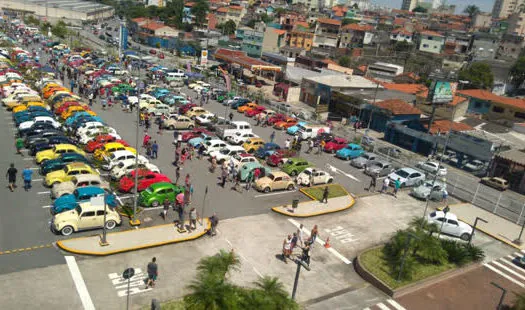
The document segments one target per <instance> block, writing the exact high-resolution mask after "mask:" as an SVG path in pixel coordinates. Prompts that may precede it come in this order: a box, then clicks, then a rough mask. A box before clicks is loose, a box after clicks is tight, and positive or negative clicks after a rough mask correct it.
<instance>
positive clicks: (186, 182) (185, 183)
mask: <svg viewBox="0 0 525 310" xmlns="http://www.w3.org/2000/svg"><path fill="white" fill-rule="evenodd" d="M184 186H186V187H187V188H189V187H190V174H189V173H186V177H185V178H184Z"/></svg>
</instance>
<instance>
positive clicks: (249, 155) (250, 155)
mask: <svg viewBox="0 0 525 310" xmlns="http://www.w3.org/2000/svg"><path fill="white" fill-rule="evenodd" d="M243 149H244V148H243ZM239 156H240V157H254V158H255V156H253V155H252V154H249V153H241V154H239Z"/></svg>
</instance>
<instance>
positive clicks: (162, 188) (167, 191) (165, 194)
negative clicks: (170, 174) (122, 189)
mask: <svg viewBox="0 0 525 310" xmlns="http://www.w3.org/2000/svg"><path fill="white" fill-rule="evenodd" d="M180 193H184V187H183V186H178V185H176V184H173V183H168V182H159V183H155V184H152V185H151V186H150V187H148V188H147V189H146V190H144V191H142V192H141V193H140V196H139V202H140V204H141V205H142V206H144V207H146V208H149V207H154V208H155V207H158V206H160V205H161V204H162V203H163V202H164V200H165V199H168V200H169V202H171V203H173V202H175V198H176V197H177V195H178V194H180Z"/></svg>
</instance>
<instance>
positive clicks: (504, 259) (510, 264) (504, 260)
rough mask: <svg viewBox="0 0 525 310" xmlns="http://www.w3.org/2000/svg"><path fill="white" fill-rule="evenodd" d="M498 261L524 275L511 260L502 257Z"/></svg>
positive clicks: (524, 271) (520, 268) (523, 271)
mask: <svg viewBox="0 0 525 310" xmlns="http://www.w3.org/2000/svg"><path fill="white" fill-rule="evenodd" d="M500 259H501V261H503V262H504V263H506V264H507V265H509V266H511V267H512V268H514V269H516V270H518V271H519V272H520V273H525V270H523V268H522V267H520V266H518V265H516V264H515V263H514V262H513V261H512V259H511V260H508V259H506V258H505V257H502V258H500Z"/></svg>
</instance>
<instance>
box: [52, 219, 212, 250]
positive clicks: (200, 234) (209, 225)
mask: <svg viewBox="0 0 525 310" xmlns="http://www.w3.org/2000/svg"><path fill="white" fill-rule="evenodd" d="M205 220H206V228H205V229H204V230H203V231H202V233H199V234H197V235H195V236H191V237H187V238H181V239H173V240H169V241H164V242H157V243H149V244H145V245H141V246H137V247H131V248H124V249H120V250H115V251H105V252H91V251H81V250H75V249H72V248H70V247H68V246H66V245H64V244H63V242H64V241H70V240H75V239H86V238H92V236H90V237H79V238H72V239H66V240H59V241H57V242H56V244H57V246H58V247H59V248H61V249H62V250H64V251H67V252H70V253H75V254H80V255H92V256H108V255H113V254H118V253H124V252H131V251H137V250H141V249H147V248H153V247H157V246H162V245H166V244H172V243H180V242H185V241H190V240H195V239H198V238H200V237H202V236H204V235H205V234H206V233H207V232H208V230H209V229H210V228H211V222H210V220H209V219H205ZM161 226H173V224H162V225H157V226H152V227H146V228H139V229H134V230H126V231H118V232H114V233H110V234H108V236H110V235H113V234H121V233H128V232H130V231H137V230H147V229H152V228H158V227H161ZM108 238H109V237H108Z"/></svg>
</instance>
